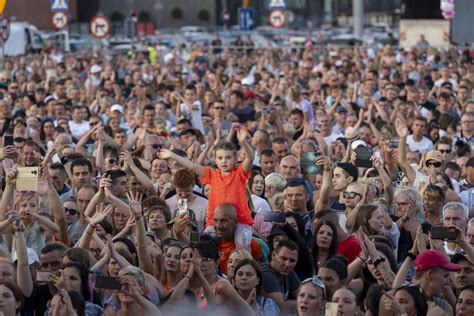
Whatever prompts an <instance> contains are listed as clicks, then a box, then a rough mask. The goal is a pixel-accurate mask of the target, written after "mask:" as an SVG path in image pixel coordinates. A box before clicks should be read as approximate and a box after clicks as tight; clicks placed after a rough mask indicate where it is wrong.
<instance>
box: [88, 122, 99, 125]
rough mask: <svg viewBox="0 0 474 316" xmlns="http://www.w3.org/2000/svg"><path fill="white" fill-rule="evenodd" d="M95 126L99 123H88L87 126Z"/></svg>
mask: <svg viewBox="0 0 474 316" xmlns="http://www.w3.org/2000/svg"><path fill="white" fill-rule="evenodd" d="M97 124H99V122H90V123H89V126H96V125H97Z"/></svg>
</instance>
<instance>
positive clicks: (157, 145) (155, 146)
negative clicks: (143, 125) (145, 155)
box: [150, 144, 161, 149]
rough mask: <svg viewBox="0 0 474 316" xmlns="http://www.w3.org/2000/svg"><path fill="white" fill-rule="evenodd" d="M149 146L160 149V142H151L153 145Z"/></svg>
mask: <svg viewBox="0 0 474 316" xmlns="http://www.w3.org/2000/svg"><path fill="white" fill-rule="evenodd" d="M150 146H151V147H153V148H155V149H161V145H160V144H153V145H150Z"/></svg>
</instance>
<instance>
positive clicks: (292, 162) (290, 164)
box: [280, 155, 300, 179]
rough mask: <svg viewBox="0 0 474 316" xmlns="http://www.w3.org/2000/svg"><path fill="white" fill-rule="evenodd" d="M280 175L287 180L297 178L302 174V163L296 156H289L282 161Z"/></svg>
mask: <svg viewBox="0 0 474 316" xmlns="http://www.w3.org/2000/svg"><path fill="white" fill-rule="evenodd" d="M280 173H281V174H282V175H283V177H284V178H285V179H289V178H295V177H297V176H299V174H300V162H299V161H298V159H297V158H296V157H295V156H292V155H288V156H285V157H283V158H282V159H281V161H280Z"/></svg>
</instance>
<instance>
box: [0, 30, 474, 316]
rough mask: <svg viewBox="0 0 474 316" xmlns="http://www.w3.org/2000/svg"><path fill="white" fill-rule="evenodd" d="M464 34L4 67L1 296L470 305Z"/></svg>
mask: <svg viewBox="0 0 474 316" xmlns="http://www.w3.org/2000/svg"><path fill="white" fill-rule="evenodd" d="M472 57H473V51H472V49H471V50H469V49H464V48H459V47H452V48H449V49H442V50H438V49H434V48H431V47H429V46H428V45H425V46H419V47H413V48H412V49H408V50H404V49H402V48H396V47H391V46H390V45H386V46H383V45H380V44H375V43H366V44H363V45H361V46H356V47H346V48H338V47H331V46H330V45H329V46H321V45H316V44H315V43H314V42H313V41H312V40H311V38H310V37H308V38H307V41H306V43H305V45H304V46H302V47H299V48H294V49H291V48H271V49H270V48H269V49H266V48H258V49H257V48H249V47H239V46H237V47H233V48H225V47H224V48H219V49H212V48H210V49H209V48H206V47H199V46H197V45H195V44H193V43H189V44H188V45H186V46H180V47H177V48H174V49H172V50H170V51H167V52H162V53H160V51H156V50H153V49H150V50H148V51H130V52H129V53H128V54H122V53H119V52H116V51H113V50H107V49H103V50H91V51H80V52H74V53H66V52H63V51H61V49H56V48H52V47H49V48H46V49H45V50H44V51H43V52H41V53H36V54H33V53H31V54H28V55H26V56H21V57H9V58H5V59H4V61H3V67H2V70H1V72H0V131H1V134H0V135H1V138H0V162H1V168H0V181H1V189H2V192H1V202H0V233H1V235H0V314H1V315H5V316H10V315H41V316H42V315H53V316H65V315H78V316H82V315H88V316H99V315H107V316H109V315H136V316H140V315H144V316H145V315H146V316H148V315H219V316H220V315H222V316H227V315H229V316H231V315H263V316H276V315H297V316H303V315H304V316H310V315H333V316H335V315H341V316H342V315H344V316H352V315H364V314H365V315H372V316H373V315H394V316H395V315H396V316H399V315H406V316H415V315H417V316H421V315H430V316H434V315H456V316H466V315H467V316H468V315H474V248H473V247H474V155H473V154H474V99H473V98H472V97H473V93H472V90H473V89H472V85H473V83H474V66H473V63H472Z"/></svg>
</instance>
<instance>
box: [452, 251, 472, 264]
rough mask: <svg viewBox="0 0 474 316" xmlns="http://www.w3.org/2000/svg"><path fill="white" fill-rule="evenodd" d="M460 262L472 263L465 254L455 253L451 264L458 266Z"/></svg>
mask: <svg viewBox="0 0 474 316" xmlns="http://www.w3.org/2000/svg"><path fill="white" fill-rule="evenodd" d="M459 261H467V262H471V261H470V260H469V258H468V257H467V256H466V255H465V254H463V253H459V252H458V253H455V254H454V255H453V256H452V257H451V262H452V263H456V264H458V263H459ZM471 264H473V263H472V262H471Z"/></svg>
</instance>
